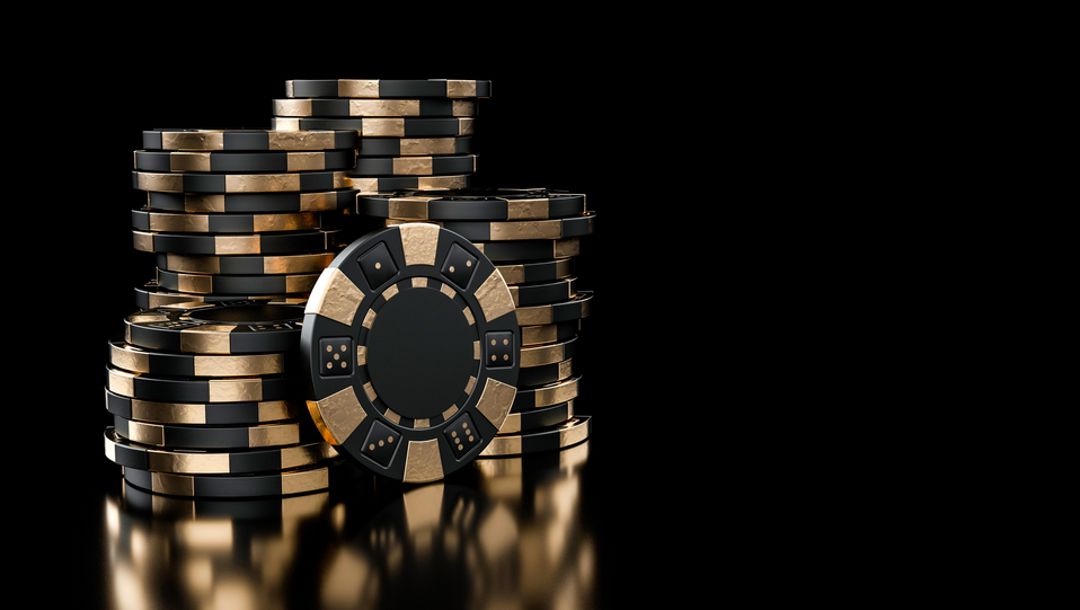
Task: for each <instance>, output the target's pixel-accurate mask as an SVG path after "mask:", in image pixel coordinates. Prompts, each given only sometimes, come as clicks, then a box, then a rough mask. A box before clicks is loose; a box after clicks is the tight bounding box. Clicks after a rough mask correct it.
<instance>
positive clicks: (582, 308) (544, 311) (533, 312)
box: [517, 290, 593, 326]
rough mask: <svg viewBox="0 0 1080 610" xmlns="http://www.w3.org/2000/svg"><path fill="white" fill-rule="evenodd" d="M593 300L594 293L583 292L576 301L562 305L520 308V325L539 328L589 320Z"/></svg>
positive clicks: (518, 312) (518, 314)
mask: <svg viewBox="0 0 1080 610" xmlns="http://www.w3.org/2000/svg"><path fill="white" fill-rule="evenodd" d="M592 298H593V293H591V292H587V291H584V290H582V291H581V292H579V293H578V295H577V297H575V298H574V299H571V300H569V301H565V302H562V303H554V304H552V305H537V306H535V307H519V308H518V310H517V317H518V324H521V325H522V326H539V325H544V324H555V323H557V322H569V321H571V320H580V319H582V318H587V317H588V316H589V310H590V308H591V305H592Z"/></svg>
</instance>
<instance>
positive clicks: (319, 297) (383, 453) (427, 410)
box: [301, 223, 521, 482]
mask: <svg viewBox="0 0 1080 610" xmlns="http://www.w3.org/2000/svg"><path fill="white" fill-rule="evenodd" d="M520 336H521V335H520V331H519V330H518V323H517V318H516V316H515V315H514V304H513V301H512V299H511V296H510V291H509V289H508V288H507V286H506V283H505V282H504V281H503V279H502V277H501V275H500V274H499V273H498V272H497V271H496V269H495V267H494V265H493V264H492V263H491V261H489V260H488V259H487V258H486V257H484V256H483V254H481V253H480V252H479V251H478V250H477V249H476V248H475V247H474V246H473V245H472V244H470V243H469V242H468V241H466V240H464V239H462V238H461V237H460V236H458V235H455V234H454V233H451V232H449V231H446V230H442V229H440V228H439V227H437V226H435V225H432V224H424V223H414V224H405V225H401V226H400V227H394V228H390V229H385V230H382V231H379V232H377V233H373V234H369V235H367V236H365V237H363V238H361V239H360V240H357V241H356V242H354V243H352V244H351V245H349V246H348V247H347V248H346V249H345V250H344V251H342V253H341V254H339V255H338V257H337V258H336V259H334V262H333V263H332V264H331V265H330V267H329V268H328V269H327V270H326V271H324V272H323V274H322V276H321V277H320V278H319V281H318V283H317V284H316V286H315V288H314V290H313V291H312V294H311V300H310V301H309V302H308V305H307V308H306V310H305V316H304V323H303V331H302V334H301V352H302V354H303V357H304V358H305V359H306V361H307V365H308V370H309V377H310V380H311V398H312V400H310V401H309V402H308V409H309V411H310V412H311V415H312V418H313V419H314V420H315V423H316V426H317V427H318V428H319V431H320V432H321V433H322V435H323V438H324V439H325V440H326V441H327V442H328V443H330V444H331V445H334V446H335V447H336V448H337V449H338V451H339V452H340V453H344V454H345V455H348V456H350V457H352V458H353V459H355V460H356V461H358V462H359V463H360V464H362V465H364V466H366V467H367V468H369V469H370V470H372V471H374V472H376V473H379V474H381V475H384V476H387V477H390V478H394V479H398V480H402V481H406V482H424V481H433V480H437V479H441V478H443V477H444V476H445V475H447V474H449V473H451V472H453V471H455V470H457V469H459V468H461V467H462V466H463V465H465V464H466V463H468V462H469V461H471V460H472V459H473V458H474V457H476V455H477V454H479V453H480V452H481V451H482V450H483V448H484V447H485V446H486V445H487V443H488V442H490V441H491V439H492V438H493V437H494V436H495V434H496V433H497V432H498V430H499V426H501V425H502V422H503V420H504V419H505V418H506V415H507V413H508V412H509V410H510V407H511V405H512V404H513V402H514V396H515V394H516V390H515V387H514V384H515V383H516V382H517V378H518V368H519V345H520Z"/></svg>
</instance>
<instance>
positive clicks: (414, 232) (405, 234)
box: [398, 222, 439, 266]
mask: <svg viewBox="0 0 1080 610" xmlns="http://www.w3.org/2000/svg"><path fill="white" fill-rule="evenodd" d="M398 232H399V233H400V234H401V249H402V251H403V252H404V253H405V264H406V265H407V266H412V265H432V266H433V265H435V252H436V250H437V249H438V247H439V225H435V224H431V223H426V222H416V223H409V224H404V225H401V226H399V227H398Z"/></svg>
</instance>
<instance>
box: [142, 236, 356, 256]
mask: <svg viewBox="0 0 1080 610" xmlns="http://www.w3.org/2000/svg"><path fill="white" fill-rule="evenodd" d="M131 234H132V236H133V239H132V242H133V244H134V247H135V249H136V250H138V251H139V252H155V253H172V254H206V255H210V256H218V255H225V254H229V255H231V254H304V253H307V252H322V251H323V250H330V249H333V248H335V247H337V245H338V243H339V240H340V238H341V232H340V231H290V232H286V233H241V234H235V235H232V234H230V235H199V234H191V233H155V232H152V231H139V230H133V231H132V232H131Z"/></svg>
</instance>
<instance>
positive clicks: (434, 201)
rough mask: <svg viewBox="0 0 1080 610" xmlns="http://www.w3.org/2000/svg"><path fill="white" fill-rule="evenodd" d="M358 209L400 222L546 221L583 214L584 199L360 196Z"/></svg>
mask: <svg viewBox="0 0 1080 610" xmlns="http://www.w3.org/2000/svg"><path fill="white" fill-rule="evenodd" d="M361 162H363V160H361ZM356 207H357V212H358V213H360V214H363V215H365V216H374V217H376V218H396V219H399V220H463V221H480V220H546V219H549V218H566V217H569V216H580V215H581V214H584V213H585V195H577V194H571V193H558V192H554V191H547V190H545V189H494V190H490V189H470V190H467V191H461V192H454V193H446V194H443V193H440V194H432V195H418V194H415V193H404V194H393V195H361V196H360V197H358V198H357V201H356Z"/></svg>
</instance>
